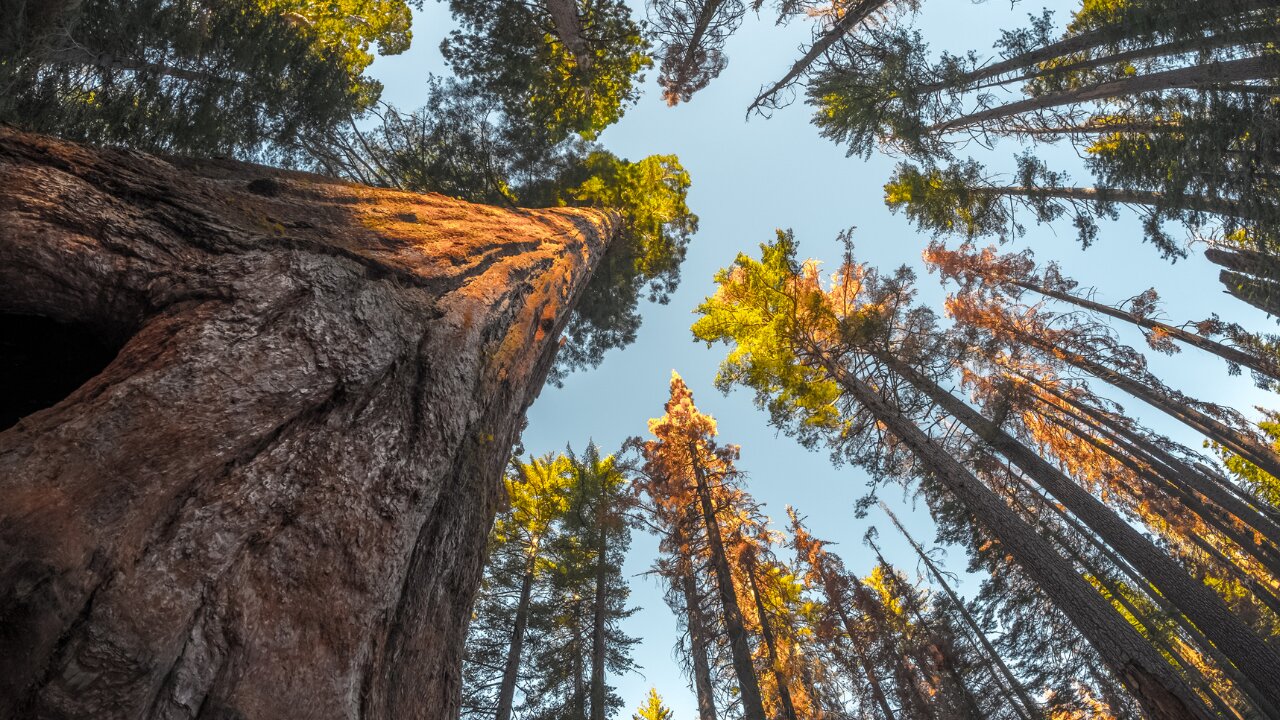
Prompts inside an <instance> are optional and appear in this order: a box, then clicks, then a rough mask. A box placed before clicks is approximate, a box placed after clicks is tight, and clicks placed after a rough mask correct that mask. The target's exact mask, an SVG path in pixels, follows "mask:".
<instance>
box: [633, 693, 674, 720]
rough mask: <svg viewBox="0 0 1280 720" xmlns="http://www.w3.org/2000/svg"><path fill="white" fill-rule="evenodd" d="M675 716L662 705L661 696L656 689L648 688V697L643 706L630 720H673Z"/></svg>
mask: <svg viewBox="0 0 1280 720" xmlns="http://www.w3.org/2000/svg"><path fill="white" fill-rule="evenodd" d="M674 717H675V716H674V715H673V714H672V712H671V710H669V709H668V708H667V706H666V705H663V704H662V696H660V695H658V689H657V688H649V695H648V697H646V698H645V701H644V704H643V705H641V706H640V709H638V710H636V712H635V714H634V715H632V716H631V720H673V718H674Z"/></svg>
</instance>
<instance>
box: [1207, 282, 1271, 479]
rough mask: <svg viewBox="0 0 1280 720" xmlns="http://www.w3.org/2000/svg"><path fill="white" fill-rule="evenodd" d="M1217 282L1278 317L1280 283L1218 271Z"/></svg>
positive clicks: (1231, 293) (1235, 294) (1240, 297)
mask: <svg viewBox="0 0 1280 720" xmlns="http://www.w3.org/2000/svg"><path fill="white" fill-rule="evenodd" d="M1218 282H1220V283H1222V286H1223V287H1225V288H1226V289H1227V294H1228V295H1230V296H1231V297H1234V298H1236V299H1237V300H1242V301H1244V302H1246V303H1249V304H1250V305H1252V306H1254V307H1256V308H1258V309H1259V310H1261V311H1263V312H1265V313H1266V314H1267V315H1269V316H1274V317H1280V283H1277V282H1273V281H1271V280H1267V279H1265V278H1256V277H1251V276H1249V275H1241V274H1240V273H1234V272H1231V271H1230V270H1222V271H1219V272H1218ZM1268 472H1271V471H1268ZM1272 474H1273V475H1274V473H1272Z"/></svg>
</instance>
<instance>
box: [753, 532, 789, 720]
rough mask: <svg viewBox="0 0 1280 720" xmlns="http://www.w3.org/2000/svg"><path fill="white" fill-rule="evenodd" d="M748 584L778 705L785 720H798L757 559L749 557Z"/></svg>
mask: <svg viewBox="0 0 1280 720" xmlns="http://www.w3.org/2000/svg"><path fill="white" fill-rule="evenodd" d="M746 559H747V562H746V567H745V568H744V569H745V570H746V571H747V583H748V584H749V585H750V586H751V599H752V600H753V601H754V602H755V605H756V616H757V617H758V618H760V637H761V638H762V639H763V640H764V647H765V653H766V657H767V659H768V661H769V670H770V672H772V673H773V679H774V682H775V683H776V684H777V686H778V704H779V705H780V706H781V707H782V718H783V720H796V707H795V703H794V702H792V700H791V687H790V686H789V684H788V681H789V680H790V678H788V677H787V674H786V673H785V672H783V671H782V663H781V662H779V660H778V644H777V641H776V639H775V638H774V635H773V627H772V626H771V625H769V615H768V612H767V611H766V610H765V607H764V598H763V597H761V596H760V581H759V579H757V578H756V563H755V558H753V557H751V556H750V555H748V556H747V558H746Z"/></svg>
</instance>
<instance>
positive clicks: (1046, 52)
mask: <svg viewBox="0 0 1280 720" xmlns="http://www.w3.org/2000/svg"><path fill="white" fill-rule="evenodd" d="M1271 7H1273V5H1272V3H1271V0H1244V2H1241V1H1240V0H1200V2H1198V3H1196V4H1195V6H1194V7H1190V6H1189V7H1188V10H1189V11H1191V12H1195V13H1204V14H1205V16H1211V15H1216V16H1217V17H1222V16H1223V15H1224V14H1226V15H1234V14H1238V13H1243V12H1247V11H1251V10H1265V9H1269V8H1271ZM1215 8H1216V9H1215ZM1166 19H1167V18H1166ZM1131 39H1133V28H1132V27H1130V26H1127V25H1125V24H1123V23H1117V24H1114V25H1104V26H1103V27H1100V28H1097V29H1095V30H1089V31H1087V32H1083V33H1079V34H1077V35H1072V36H1070V37H1065V38H1063V39H1061V40H1058V41H1056V42H1053V43H1050V44H1049V45H1045V46H1044V47H1040V48H1036V49H1035V50H1029V51H1027V52H1025V53H1021V54H1019V55H1016V56H1014V57H1011V58H1007V59H1005V60H1001V61H999V62H996V63H992V64H991V65H988V66H987V67H985V68H981V69H979V70H975V71H973V72H971V73H968V74H966V75H964V76H962V77H961V78H960V79H959V80H958V81H957V82H955V83H948V84H946V85H943V84H938V85H933V86H929V87H927V88H926V89H927V90H930V91H933V90H944V89H947V88H948V87H957V86H958V87H963V86H965V85H966V84H971V83H974V82H978V81H981V80H986V79H989V78H993V77H997V76H999V75H1005V74H1008V73H1011V72H1014V71H1017V70H1022V69H1025V68H1028V67H1034V66H1039V65H1041V64H1043V63H1047V62H1050V61H1052V60H1055V59H1058V58H1061V57H1066V56H1068V55H1075V54H1079V53H1082V52H1085V51H1087V50H1090V49H1092V48H1094V47H1097V46H1100V45H1105V44H1107V43H1111V42H1115V41H1117V40H1131Z"/></svg>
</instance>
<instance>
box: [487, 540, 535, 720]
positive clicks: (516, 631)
mask: <svg viewBox="0 0 1280 720" xmlns="http://www.w3.org/2000/svg"><path fill="white" fill-rule="evenodd" d="M533 563H534V561H533V559H532V558H531V559H530V561H529V567H528V569H527V570H525V573H524V578H523V579H522V580H521V581H520V604H519V605H517V606H516V624H515V627H514V628H512V630H511V645H510V646H509V649H508V650H507V664H506V667H504V668H503V670H502V685H501V686H499V687H498V711H497V713H495V714H494V720H511V706H512V703H513V701H514V700H515V696H516V681H517V680H518V679H519V678H520V654H521V652H522V651H523V650H524V633H525V630H526V629H527V628H528V627H529V600H530V599H531V598H532V596H533Z"/></svg>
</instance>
